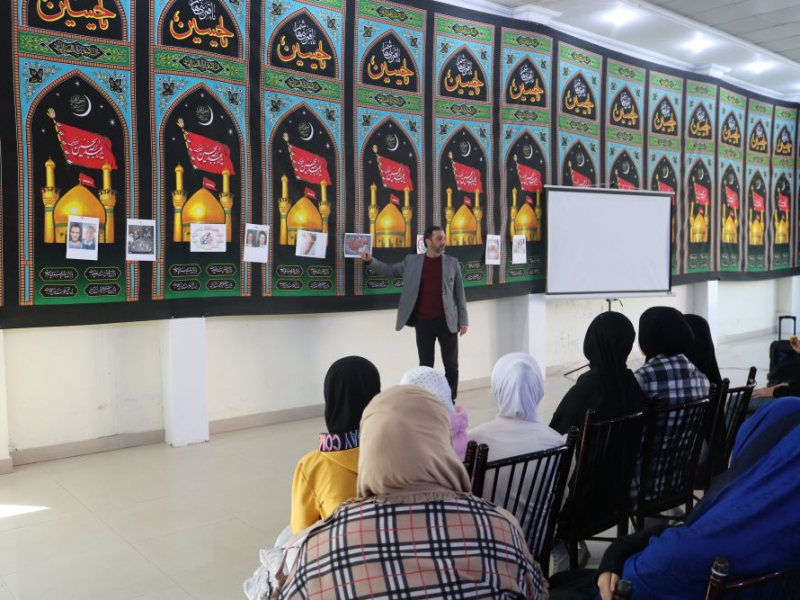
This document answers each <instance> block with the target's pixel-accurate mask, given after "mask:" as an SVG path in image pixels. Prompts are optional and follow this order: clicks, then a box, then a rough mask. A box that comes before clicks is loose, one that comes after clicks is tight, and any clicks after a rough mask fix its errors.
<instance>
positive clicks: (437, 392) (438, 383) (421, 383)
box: [400, 367, 454, 414]
mask: <svg viewBox="0 0 800 600" xmlns="http://www.w3.org/2000/svg"><path fill="white" fill-rule="evenodd" d="M400 385H416V386H417V387H421V388H422V389H423V390H426V391H428V392H430V393H431V394H433V395H434V397H435V398H436V399H437V400H438V401H439V402H441V403H442V406H444V409H445V410H446V411H447V414H451V413H452V412H453V410H454V408H453V394H452V392H451V391H450V384H449V383H447V378H445V376H444V375H442V374H441V373H439V371H437V370H436V369H432V368H431V367H414V368H413V369H409V370H408V371H406V372H405V375H403V378H402V379H401V380H400Z"/></svg>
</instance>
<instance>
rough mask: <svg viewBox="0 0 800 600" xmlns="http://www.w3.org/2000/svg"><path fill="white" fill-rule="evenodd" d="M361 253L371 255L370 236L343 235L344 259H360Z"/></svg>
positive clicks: (361, 234) (357, 234) (358, 234)
mask: <svg viewBox="0 0 800 600" xmlns="http://www.w3.org/2000/svg"><path fill="white" fill-rule="evenodd" d="M362 252H369V253H370V254H371V253H372V235H370V234H369V233H345V234H344V257H345V258H361V253H362Z"/></svg>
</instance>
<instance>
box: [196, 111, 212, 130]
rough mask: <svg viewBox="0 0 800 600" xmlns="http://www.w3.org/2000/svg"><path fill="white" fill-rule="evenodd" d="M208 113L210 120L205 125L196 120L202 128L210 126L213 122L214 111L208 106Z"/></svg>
mask: <svg viewBox="0 0 800 600" xmlns="http://www.w3.org/2000/svg"><path fill="white" fill-rule="evenodd" d="M208 112H209V114H210V115H211V118H210V119H209V120H208V122H207V123H203V122H202V121H200V119H198V123H200V125H202V126H203V127H208V126H209V125H211V123H213V122H214V109H213V108H211V107H210V106H209V107H208Z"/></svg>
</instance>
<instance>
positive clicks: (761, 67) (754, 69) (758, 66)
mask: <svg viewBox="0 0 800 600" xmlns="http://www.w3.org/2000/svg"><path fill="white" fill-rule="evenodd" d="M774 66H775V65H774V64H773V63H771V62H769V61H766V60H757V61H755V62H751V63H750V64H749V65H745V66H744V68H745V69H746V70H748V71H750V72H751V73H755V74H756V75H758V74H759V73H763V72H764V71H766V70H767V69H771V68H772V67H774Z"/></svg>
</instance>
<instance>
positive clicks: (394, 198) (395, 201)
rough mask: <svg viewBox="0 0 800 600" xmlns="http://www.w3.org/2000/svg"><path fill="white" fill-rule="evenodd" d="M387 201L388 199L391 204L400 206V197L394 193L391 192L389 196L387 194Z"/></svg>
mask: <svg viewBox="0 0 800 600" xmlns="http://www.w3.org/2000/svg"><path fill="white" fill-rule="evenodd" d="M389 201H390V202H391V203H392V204H395V205H397V206H400V198H398V197H397V196H395V195H394V194H392V195H391V196H389Z"/></svg>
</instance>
